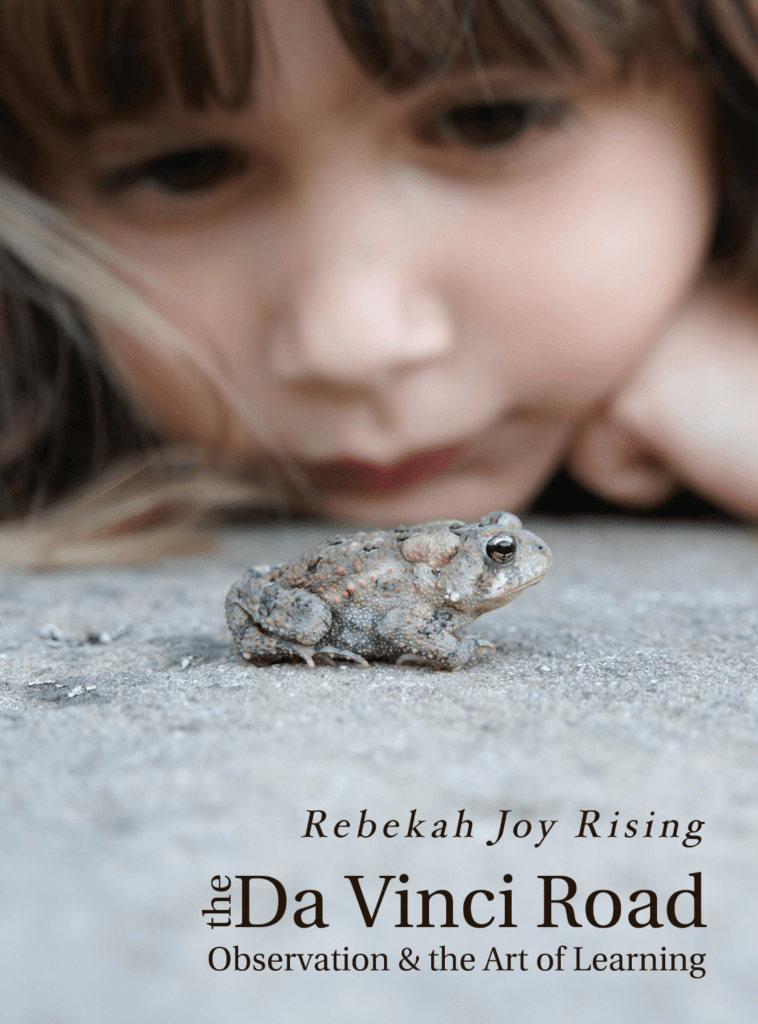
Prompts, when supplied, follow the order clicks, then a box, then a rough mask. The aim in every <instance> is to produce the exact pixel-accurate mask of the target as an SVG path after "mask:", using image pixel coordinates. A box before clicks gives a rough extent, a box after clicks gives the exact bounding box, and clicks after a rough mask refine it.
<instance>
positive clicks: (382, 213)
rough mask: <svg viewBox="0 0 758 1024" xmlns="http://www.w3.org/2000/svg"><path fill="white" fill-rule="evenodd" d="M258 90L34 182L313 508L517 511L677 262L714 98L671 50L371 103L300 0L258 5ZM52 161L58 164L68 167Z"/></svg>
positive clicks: (134, 376)
mask: <svg viewBox="0 0 758 1024" xmlns="http://www.w3.org/2000/svg"><path fill="white" fill-rule="evenodd" d="M257 9H258V10H259V11H260V13H262V15H263V18H264V20H265V23H266V31H265V32H263V33H261V38H262V46H261V49H262V52H261V55H260V60H259V67H258V72H257V75H258V77H257V80H256V84H255V90H254V94H255V101H254V103H253V104H252V105H251V106H250V108H249V109H245V110H243V111H240V112H237V113H231V114H230V113H222V112H215V111H213V110H211V111H207V110H206V111H201V112H194V111H190V110H188V109H186V108H185V107H182V106H181V105H179V104H177V105H176V106H174V107H172V106H165V107H162V108H161V109H160V110H158V111H157V112H156V113H155V114H153V115H151V116H150V118H149V119H146V120H137V121H129V122H126V123H117V124H113V125H110V126H108V127H107V128H104V129H102V130H99V131H98V132H96V133H95V134H94V135H93V136H92V137H91V138H90V140H89V141H88V142H87V143H86V144H85V146H84V148H83V149H82V148H79V149H78V150H77V152H76V154H75V155H73V158H72V159H71V161H70V163H67V162H66V161H62V162H61V170H60V173H57V172H56V173H57V176H56V178H55V179H54V180H53V181H52V184H51V191H52V192H53V193H54V194H55V195H57V196H58V197H59V198H61V199H62V200H63V201H64V202H66V203H67V204H68V205H69V206H70V207H71V208H73V209H74V211H75V212H76V213H77V214H78V216H79V217H80V219H81V220H82V221H83V222H84V223H85V224H86V225H88V226H89V227H91V228H94V229H95V230H96V231H98V232H99V233H100V234H101V235H103V236H104V237H105V238H107V239H108V240H109V241H111V242H112V243H113V244H115V245H116V246H117V247H118V248H119V249H120V250H121V251H123V252H124V253H126V254H128V255H129V256H131V257H133V258H134V259H136V260H137V261H139V262H140V263H141V264H142V266H143V267H144V268H145V269H146V271H147V272H148V273H149V275H150V277H151V279H152V281H153V282H158V283H160V284H161V285H162V287H163V289H164V290H165V294H166V295H167V296H168V297H169V299H170V301H171V302H172V303H173V306H174V308H176V309H181V311H182V321H181V326H182V327H185V328H186V325H187V324H191V325H193V327H194V329H195V331H196V333H197V336H198V337H199V338H202V339H204V340H203V341H202V342H201V343H202V344H204V345H206V346H209V347H211V346H212V347H213V348H214V351H215V355H214V358H215V357H216V356H217V357H218V359H219V360H220V361H222V362H223V363H224V365H225V366H226V368H227V371H228V374H229V378H230V380H231V381H233V383H234V385H235V386H236V388H237V389H238V392H239V394H240V395H241V396H242V397H243V399H244V404H245V406H246V407H248V408H249V410H250V416H249V417H247V416H245V415H243V414H238V413H234V414H231V418H230V419H229V420H228V421H227V422H226V423H225V425H224V427H223V430H224V431H225V433H224V444H225V445H226V446H227V447H228V448H230V449H231V450H232V452H233V453H234V454H235V455H236V456H237V457H238V458H240V459H242V460H243V461H248V462H255V461H256V460H258V459H261V458H263V457H264V455H265V452H266V451H270V450H272V449H273V450H274V451H275V452H278V453H280V454H282V455H284V456H287V457H289V458H290V459H291V460H293V461H294V462H295V463H296V464H297V466H298V467H300V469H301V470H302V471H303V472H304V474H305V475H306V476H307V477H308V478H309V479H310V481H311V482H312V483H313V484H314V485H315V486H316V488H317V490H318V492H319V494H320V496H321V498H322V507H323V508H325V510H326V511H329V512H331V513H333V514H337V515H340V516H348V517H353V518H360V519H366V518H369V519H375V520H395V521H397V520H415V519H423V518H430V517H437V516H459V517H461V518H473V517H476V516H478V515H479V514H481V513H482V512H484V511H487V510H488V509H491V508H496V507H505V508H518V506H520V505H522V504H523V503H524V502H525V501H526V500H527V499H528V498H529V497H530V496H532V495H533V494H534V493H535V491H536V490H537V489H538V488H539V487H540V486H541V485H542V484H543V483H544V482H545V480H546V478H547V477H548V475H549V474H550V473H551V472H552V471H553V470H554V468H555V467H556V465H557V464H558V463H559V462H560V460H561V458H562V455H563V453H564V451H565V449H566V446H567V443H568V441H569V439H570V436H571V434H572V431H573V429H574V428H575V426H576V424H577V423H578V421H579V420H580V419H581V418H582V417H583V416H584V415H586V414H587V413H588V412H589V411H590V410H591V409H592V408H593V407H596V406H597V405H598V403H602V402H603V400H604V398H605V397H606V396H607V395H609V394H610V393H611V392H612V391H613V390H614V388H616V387H617V386H618V385H619V383H620V382H621V381H622V379H623V378H624V376H625V375H626V374H627V373H629V372H630V370H631V369H632V368H633V367H634V365H635V364H636V363H637V362H638V361H639V360H640V359H641V357H642V356H643V355H644V353H645V350H646V347H647V346H648V345H649V344H650V343H651V341H652V340H653V339H654V337H655V335H656V332H657V331H658V330H659V328H660V327H661V325H662V324H663V323H664V322H665V320H666V318H667V317H668V316H669V315H670V314H671V313H672V312H673V310H674V308H675V307H676V306H677V304H678V303H679V302H680V301H681V300H682V299H683V298H684V296H685V294H686V293H687V292H688V290H689V289H690V287H691V286H692V284H693V282H694V280H695V278H696V276H697V275H698V273H699V271H700V269H701V267H702V264H703V260H704V255H705V252H706V250H707V247H708V242H709V239H710V234H711V229H712V221H713V212H714V211H713V207H714V188H713V182H712V180H711V173H710V165H711V160H710V153H709V141H708V134H709V133H708V123H709V104H708V97H707V93H706V91H705V88H704V87H703V86H702V84H701V83H700V81H699V79H697V78H696V77H695V75H694V74H693V73H691V72H689V71H687V70H684V69H683V68H681V67H679V66H676V65H675V64H674V63H673V62H672V65H671V67H670V68H667V69H665V70H664V71H662V72H661V73H660V74H658V75H651V74H649V73H645V72H643V71H642V70H640V71H639V72H637V73H634V74H632V76H631V77H630V78H629V79H628V80H627V81H625V82H623V83H622V82H619V81H618V79H617V77H616V76H615V74H614V73H613V71H612V70H611V69H610V68H609V67H605V66H604V64H603V61H602V60H601V59H598V60H597V61H596V62H595V67H594V69H593V71H592V72H591V73H589V74H587V75H586V76H584V77H583V78H581V79H578V80H577V79H573V80H568V79H560V80H556V79H555V78H551V77H544V76H539V75H536V74H535V73H531V72H528V73H525V72H523V71H519V72H513V71H509V70H508V68H504V69H502V70H497V71H492V70H486V71H481V72H480V73H478V74H474V75H470V76H468V77H460V78H455V79H444V80H440V81H437V82H435V83H432V84H427V85H425V86H423V87H420V88H418V89H416V90H412V91H408V92H404V93H402V94H400V95H391V94H389V93H387V92H384V91H382V90H380V89H379V88H378V87H377V86H376V85H375V84H372V82H371V81H370V80H369V79H368V78H366V77H365V76H364V74H363V73H362V72H361V71H360V69H359V68H358V67H357V66H356V64H355V63H354V62H353V61H352V59H351V57H350V56H349V54H348V52H347V50H346V49H345V47H344V45H343V43H342V42H341V40H340V37H339V35H338V33H337V32H336V30H335V28H334V26H333V25H332V22H331V21H330V19H329V16H328V15H327V13H326V12H325V10H324V8H323V7H322V5H321V3H320V2H319V0H263V3H262V4H261V5H259V7H258V8H257ZM66 168H68V169H66ZM103 333H104V339H105V342H106V344H107V345H108V346H109V348H110V349H111V350H112V353H113V355H114V357H115V358H116V360H117V362H118V363H119V364H120V366H121V367H122V369H123V371H124V373H125V374H126V376H127V378H128V379H129V380H130V382H131V384H132V386H133V387H134V388H135V389H136V391H137V393H138V395H139V397H140V398H141V399H142V401H143V402H144V403H145V404H146V406H147V407H148V409H149V410H150V411H151V412H152V413H153V415H154V417H155V418H156V419H157V421H158V422H159V423H161V424H162V425H163V426H164V428H165V429H166V430H167V431H168V432H169V433H170V434H171V435H173V436H175V437H177V438H179V439H183V440H188V441H193V442H200V443H203V444H211V445H212V444H214V443H218V441H219V432H220V430H221V429H222V427H221V421H220V419H219V415H218V405H217V403H216V402H215V401H214V400H213V399H212V396H211V394H210V392H209V391H208V390H207V389H203V388H202V387H199V386H198V374H197V372H195V371H192V370H191V368H190V367H189V366H188V364H187V363H181V362H179V361H178V360H173V359H171V358H169V357H168V356H166V355H164V354H162V353H161V352H157V351H155V350H153V351H150V350H149V349H148V347H147V346H146V345H140V344H138V343H137V342H136V341H135V340H134V339H130V338H127V337H126V336H125V335H124V334H123V333H121V332H119V331H118V330H116V329H113V328H106V329H104V332H103Z"/></svg>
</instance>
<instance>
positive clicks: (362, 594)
mask: <svg viewBox="0 0 758 1024" xmlns="http://www.w3.org/2000/svg"><path fill="white" fill-rule="evenodd" d="M551 562H552V556H551V554H550V551H549V550H548V547H547V545H546V544H544V543H543V542H542V541H541V540H540V539H539V537H535V535H534V534H533V533H529V532H528V531H527V530H524V529H523V528H522V526H521V522H520V521H519V520H518V519H517V518H516V516H514V515H511V514H510V513H508V512H491V513H490V514H489V515H487V516H484V518H483V519H481V520H480V521H479V522H478V523H461V522H459V521H458V520H456V519H440V520H435V521H433V522H430V523H421V524H420V525H418V526H412V527H404V526H401V527H398V528H397V529H396V530H386V531H385V530H377V531H375V532H372V533H354V534H351V535H348V536H337V537H332V538H331V539H330V540H327V541H325V542H324V543H323V544H320V545H319V546H318V547H317V548H315V549H314V550H313V551H311V552H309V553H308V554H306V555H303V556H302V557H301V558H299V559H297V560H296V561H293V562H288V563H287V564H285V565H273V566H268V565H264V566H258V567H257V568H255V569H249V570H248V571H247V572H246V573H245V575H244V576H243V577H242V579H241V580H239V581H238V582H237V583H235V584H234V586H233V587H232V589H231V590H230V591H229V593H228V595H227V598H226V619H227V622H228V623H229V629H230V630H231V631H232V635H233V636H234V639H235V641H236V643H237V646H238V647H239V650H240V653H241V654H242V657H243V658H247V660H248V661H252V662H254V663H255V664H269V663H270V662H272V661H293V660H295V659H297V658H302V659H303V661H306V662H307V663H308V664H309V665H311V666H312V665H313V664H314V659H315V658H320V659H323V660H326V661H328V662H330V663H331V662H333V659H335V658H347V659H349V660H351V661H357V662H360V663H361V664H362V665H367V664H368V661H367V659H373V660H377V661H393V662H395V663H397V664H402V663H403V662H416V663H418V664H424V665H430V666H432V667H433V668H440V669H457V668H461V666H463V665H465V664H466V662H467V661H468V660H469V659H470V658H471V656H472V655H473V654H474V652H475V651H477V650H479V649H485V650H486V649H491V648H492V645H491V644H490V643H489V642H488V641H486V640H482V639H480V638H479V637H475V636H464V637H463V638H459V637H458V635H457V634H458V632H459V631H460V630H461V629H463V628H464V627H465V626H467V625H468V624H469V623H470V622H473V620H474V619H475V618H477V616H479V615H482V614H484V612H489V611H492V609H493V608H499V607H500V605H503V604H507V603H508V602H509V601H512V600H513V599H514V598H515V597H517V596H518V594H520V593H521V591H522V590H524V589H525V588H526V587H530V586H532V584H534V583H539V581H540V580H541V579H542V577H543V576H544V575H545V573H546V572H547V571H548V569H549V568H550V565H551Z"/></svg>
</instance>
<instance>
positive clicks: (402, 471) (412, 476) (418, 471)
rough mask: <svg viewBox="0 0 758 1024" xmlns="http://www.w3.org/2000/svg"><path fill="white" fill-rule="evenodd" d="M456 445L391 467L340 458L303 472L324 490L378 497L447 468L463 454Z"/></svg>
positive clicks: (414, 457) (415, 456) (316, 485)
mask: <svg viewBox="0 0 758 1024" xmlns="http://www.w3.org/2000/svg"><path fill="white" fill-rule="evenodd" d="M463 451H464V449H463V448H462V447H461V446H460V445H456V446H455V447H454V448H442V449H440V450H439V451H436V452H420V453H419V454H418V455H411V456H409V457H408V458H407V459H402V460H401V461H400V462H395V463H394V464H393V465H391V466H379V465H376V464H374V463H370V462H359V461H358V460H357V459H342V460H340V461H339V462H327V463H323V464H321V465H320V466H313V467H311V468H310V469H306V474H307V476H308V479H309V480H310V481H311V483H312V484H313V485H314V486H315V487H318V488H319V490H325V491H362V492H364V493H372V494H380V493H384V492H386V491H395V490H399V489H400V488H403V487H411V486H412V485H413V484H417V483H420V482H421V481H422V480H426V479H428V478H429V477H433V476H438V475H439V474H440V473H444V472H445V471H446V470H448V469H450V467H451V466H453V465H454V464H455V463H456V462H458V460H459V459H460V458H461V456H462V455H463Z"/></svg>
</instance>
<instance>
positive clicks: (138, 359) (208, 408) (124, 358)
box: [98, 325, 227, 447]
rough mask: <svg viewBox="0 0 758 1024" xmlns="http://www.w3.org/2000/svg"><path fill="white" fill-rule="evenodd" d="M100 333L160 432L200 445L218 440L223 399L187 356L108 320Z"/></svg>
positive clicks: (220, 432)
mask: <svg viewBox="0 0 758 1024" xmlns="http://www.w3.org/2000/svg"><path fill="white" fill-rule="evenodd" d="M98 334H99V337H100V340H101V342H102V344H103V345H104V347H105V349H106V351H107V353H108V355H109V356H110V358H111V359H112V360H113V362H114V363H115V365H116V367H117V370H118V372H119V373H120V375H121V377H122V379H123V381H124V383H125V385H126V388H127V390H128V391H129V392H130V394H131V395H132V397H133V398H134V399H135V401H136V402H137V404H138V406H139V407H140V408H141V409H143V410H144V411H145V412H146V414H147V417H148V420H149V421H150V422H151V423H152V425H153V426H154V427H155V429H157V430H158V432H159V433H160V434H161V435H163V436H165V437H167V438H169V439H171V440H176V441H180V442H184V443H187V444H196V445H199V446H201V447H212V446H214V445H217V444H218V443H219V441H220V438H221V435H222V432H223V429H224V424H225V422H226V419H227V417H226V414H225V412H224V403H223V401H221V400H220V398H219V396H218V394H217V392H216V391H215V390H214V388H213V386H212V385H211V383H210V382H209V380H208V378H207V376H206V375H205V374H204V373H202V372H201V371H200V370H199V369H197V368H196V367H195V366H193V364H192V362H191V360H190V359H189V358H185V357H182V356H180V355H178V354H173V353H169V352H166V351H165V350H164V351H156V350H155V349H154V348H153V347H151V346H150V345H149V344H146V343H144V342H140V341H137V340H136V339H135V338H133V337H132V336H130V335H129V334H127V333H126V331H123V330H121V329H120V328H118V327H114V326H112V325H106V326H104V327H102V328H101V330H100V331H99V332H98Z"/></svg>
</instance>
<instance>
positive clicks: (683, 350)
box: [569, 286, 758, 521]
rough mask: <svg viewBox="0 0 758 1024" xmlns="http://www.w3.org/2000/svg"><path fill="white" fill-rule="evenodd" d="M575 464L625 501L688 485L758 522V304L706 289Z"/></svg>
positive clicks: (577, 471) (637, 503)
mask: <svg viewBox="0 0 758 1024" xmlns="http://www.w3.org/2000/svg"><path fill="white" fill-rule="evenodd" d="M569 469H570V470H571V472H572V473H573V474H574V475H575V476H576V477H577V479H579V480H580V481H581V482H582V483H583V484H584V485H585V486H587V487H589V488H590V489H591V490H594V491H596V492H597V493H599V494H601V495H603V497H606V498H609V499H610V500H612V501H616V502H619V503H620V504H625V505H630V506H632V507H639V508H642V507H649V506H652V505H656V504H660V503H661V502H662V501H665V500H666V499H667V498H668V497H670V496H671V495H672V494H673V493H674V492H675V491H676V490H677V489H678V488H679V487H687V488H688V489H690V490H692V491H694V492H696V493H698V494H700V495H702V496H703V497H705V498H707V499H708V500H710V501H711V502H713V503H714V504H715V505H718V506H720V507H722V508H724V509H727V510H728V511H730V512H733V513H735V514H736V515H738V516H741V517H744V518H747V519H750V520H753V521H758V302H755V301H754V300H753V301H750V300H746V299H745V298H744V297H740V296H737V295H735V294H733V293H729V292H727V291H725V290H721V291H719V290H718V289H716V288H714V287H713V286H709V287H703V288H702V289H700V290H699V291H697V292H696V293H695V294H694V295H693V296H692V297H691V298H690V299H689V300H688V302H687V303H686V305H685V306H684V307H683V308H682V309H681V310H680V312H679V314H678V315H677V316H676V317H675V318H674V320H673V321H672V322H671V323H670V324H669V326H668V327H667V329H666V330H665V331H664V332H663V333H662V334H661V336H660V338H659V340H658V341H657V342H656V343H655V344H654V345H653V347H652V348H651V349H650V351H649V352H648V355H647V358H646V359H645V361H644V362H643V363H642V365H641V366H640V367H639V368H638V370H637V372H636V374H635V375H634V376H633V377H632V378H630V380H629V381H628V382H627V384H626V385H625V386H624V387H623V388H622V389H621V390H620V391H619V392H618V393H617V394H616V395H615V396H614V397H613V398H612V399H611V401H610V402H609V403H608V404H607V406H606V407H605V408H604V409H603V410H601V411H599V412H598V413H597V414H596V415H595V416H594V417H592V418H591V419H590V420H589V421H587V422H585V424H584V425H583V426H582V428H581V430H580V431H579V433H578V435H577V437H576V440H575V444H574V446H573V450H572V452H571V455H570V459H569Z"/></svg>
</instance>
